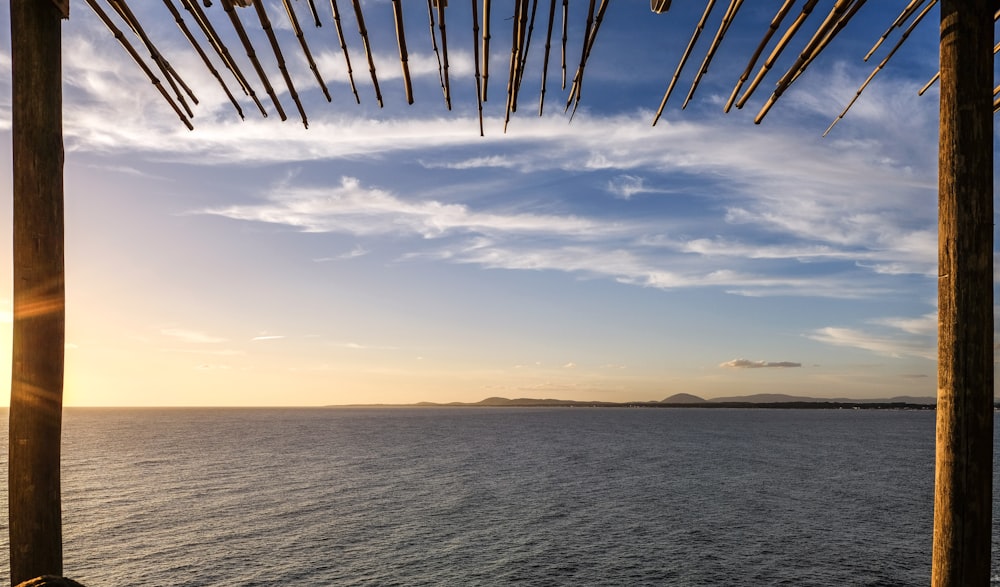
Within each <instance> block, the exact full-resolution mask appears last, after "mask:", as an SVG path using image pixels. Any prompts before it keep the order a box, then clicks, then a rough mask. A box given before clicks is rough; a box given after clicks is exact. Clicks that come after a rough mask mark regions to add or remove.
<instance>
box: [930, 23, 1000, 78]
mask: <svg viewBox="0 0 1000 587" xmlns="http://www.w3.org/2000/svg"><path fill="white" fill-rule="evenodd" d="M997 17H1000V10H998V11H997V13H996V14H995V15H993V22H996V20H997ZM998 52H1000V43H997V44H995V45H993V55H996V54H997V53H998ZM940 78H941V71H940V70H939V71H938V72H937V73H935V74H934V77H932V78H931V79H930V80H928V81H927V83H926V84H924V87H922V88H920V91H918V92H917V95H918V96H923V95H924V92H926V91H927V90H928V89H929V88H930V87H931V86H932V85H934V82H936V81H938V80H939V79H940ZM993 93H994V94H995V93H996V92H993Z"/></svg>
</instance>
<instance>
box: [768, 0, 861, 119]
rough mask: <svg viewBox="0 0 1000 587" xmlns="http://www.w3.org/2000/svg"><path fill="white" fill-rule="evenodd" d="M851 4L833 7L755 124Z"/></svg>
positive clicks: (839, 3)
mask: <svg viewBox="0 0 1000 587" xmlns="http://www.w3.org/2000/svg"><path fill="white" fill-rule="evenodd" d="M851 2H852V0H837V2H836V3H835V4H834V5H833V8H831V9H830V13H829V14H827V15H826V18H825V19H823V22H822V23H820V25H819V28H817V29H816V32H815V33H814V34H813V36H812V38H811V39H809V42H808V43H806V46H805V48H804V49H802V51H801V52H800V53H799V56H798V57H797V58H796V59H795V62H794V63H792V65H791V67H789V68H788V71H787V72H785V75H783V76H781V79H779V80H778V84H777V86H776V87H775V88H774V92H773V93H772V94H771V97H770V98H768V99H767V102H765V103H764V106H763V107H761V109H760V112H758V113H757V116H756V118H754V124H760V122H761V121H762V120H764V117H765V116H767V113H768V111H769V110H770V109H771V107H772V106H773V105H774V104H775V102H777V101H778V98H780V97H781V95H782V94H783V93H784V92H785V90H786V89H788V86H789V85H790V84H791V83H792V80H793V79H794V78H795V76H796V75H798V74H799V73H800V72H801V70H802V69H803V68H804V67H805V66H806V64H807V63H808V61H809V58H810V57H811V56H812V55H813V53H814V52H815V51H816V49H817V47H819V45H820V43H822V42H823V39H825V38H826V37H827V36H828V35H829V34H830V33H832V32H833V29H834V27H836V26H837V23H838V22H840V18H841V17H842V16H843V15H844V14H846V13H847V10H848V9H849V8H850V7H851Z"/></svg>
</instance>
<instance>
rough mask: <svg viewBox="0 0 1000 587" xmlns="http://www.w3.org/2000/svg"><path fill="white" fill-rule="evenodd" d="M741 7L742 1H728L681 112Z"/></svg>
mask: <svg viewBox="0 0 1000 587" xmlns="http://www.w3.org/2000/svg"><path fill="white" fill-rule="evenodd" d="M742 5H743V0H730V2H729V8H727V9H726V14H725V15H723V17H722V22H721V23H719V30H718V31H716V33H715V38H714V39H712V44H711V45H709V47H708V52H707V53H705V58H704V59H703V60H702V62H701V67H700V68H698V73H697V74H695V77H694V81H693V82H691V89H690V90H688V94H687V97H686V98H684V103H683V104H681V110H684V109H685V108H687V105H688V102H690V101H691V97H692V96H694V91H695V90H696V89H697V88H698V83H699V82H700V81H701V78H702V76H704V75H705V74H706V73H708V66H709V64H711V63H712V58H713V57H715V52H716V50H718V48H719V45H720V44H721V43H722V38H723V37H724V36H725V35H726V32H728V31H729V25H730V24H732V22H733V19H734V18H735V17H736V12H737V11H739V9H740V6H742Z"/></svg>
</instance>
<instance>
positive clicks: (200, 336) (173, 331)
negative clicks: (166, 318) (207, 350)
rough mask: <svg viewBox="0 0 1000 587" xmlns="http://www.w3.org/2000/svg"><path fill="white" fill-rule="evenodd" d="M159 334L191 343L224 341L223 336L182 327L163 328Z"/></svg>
mask: <svg viewBox="0 0 1000 587" xmlns="http://www.w3.org/2000/svg"><path fill="white" fill-rule="evenodd" d="M160 334H162V335H164V336H167V337H170V338H173V339H175V340H178V341H181V342H186V343H192V344H218V343H222V342H226V339H225V338H221V337H218V336H212V335H210V334H206V333H204V332H199V331H197V330H186V329H183V328H163V329H161V330H160Z"/></svg>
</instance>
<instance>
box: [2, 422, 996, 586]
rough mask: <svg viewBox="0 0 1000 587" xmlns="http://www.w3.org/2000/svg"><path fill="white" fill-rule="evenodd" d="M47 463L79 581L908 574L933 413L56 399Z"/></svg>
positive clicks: (520, 581)
mask: <svg viewBox="0 0 1000 587" xmlns="http://www.w3.org/2000/svg"><path fill="white" fill-rule="evenodd" d="M3 426H4V427H5V426H6V418H3ZM4 435H6V434H5V430H4ZM3 445H4V447H3V450H4V453H3V455H2V456H3V460H4V463H3V466H4V469H5V468H6V442H4V443H3ZM62 480H63V525H64V528H63V536H64V540H63V541H64V560H65V574H66V575H67V576H70V577H73V578H75V579H77V580H78V581H80V582H82V583H83V584H84V585H86V586H87V587H103V586H107V587H112V586H127V585H152V586H159V587H169V586H209V585H227V586H265V585H267V586H269V585H321V586H322V585H331V586H340V585H344V586H351V585H354V586H361V585H365V586H367V585H372V586H386V587H388V586H418V585H455V586H475V585H519V586H549V585H572V586H587V585H594V586H615V585H621V586H641V585H685V586H686V585H713V586H715V585H722V586H729V585H753V586H760V585H795V586H808V585H817V586H829V585H885V586H894V585H927V584H928V583H929V581H930V572H931V542H932V516H933V491H934V488H933V484H934V413H933V412H932V411H894V410H772V409H699V408H681V409H670V408H659V409H650V408H644V409H643V408H568V407H545V408H472V407H470V408H460V407H455V408H314V409H229V408H225V409H222V408H220V409H194V408H191V409H131V408H129V409H125V408H122V409H103V408H69V409H67V410H66V411H65V415H64V429H63V476H62ZM996 485H997V484H994V486H996ZM998 497H1000V496H998V495H994V502H995V503H996V502H998V501H1000V499H998ZM2 501H3V503H2V504H0V505H2V508H3V510H4V512H3V513H4V515H3V516H2V518H3V521H4V527H3V528H2V529H0V540H2V544H0V568H8V566H9V559H8V549H7V529H6V525H5V522H6V515H5V514H6V488H3V491H2ZM997 517H998V516H997V509H994V513H993V525H994V528H995V530H994V538H993V552H994V555H993V556H994V562H993V573H992V574H993V576H994V577H993V583H994V584H1000V556H998V552H1000V551H998V548H997V547H998V544H997V530H996V528H997V527H998V519H997Z"/></svg>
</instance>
